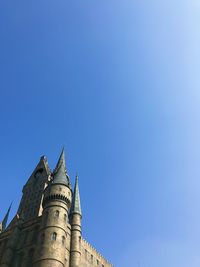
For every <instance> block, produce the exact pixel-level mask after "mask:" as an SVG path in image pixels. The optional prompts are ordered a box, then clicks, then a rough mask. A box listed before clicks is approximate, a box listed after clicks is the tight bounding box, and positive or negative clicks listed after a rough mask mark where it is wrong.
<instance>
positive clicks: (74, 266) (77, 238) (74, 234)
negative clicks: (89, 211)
mask: <svg viewBox="0 0 200 267" xmlns="http://www.w3.org/2000/svg"><path fill="white" fill-rule="evenodd" d="M81 219H82V212H81V202H80V194H79V186H78V176H76V181H75V187H74V193H73V199H72V206H71V210H70V224H71V249H70V267H79V266H80V259H81Z"/></svg>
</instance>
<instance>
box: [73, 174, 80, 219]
mask: <svg viewBox="0 0 200 267" xmlns="http://www.w3.org/2000/svg"><path fill="white" fill-rule="evenodd" d="M70 213H71V214H74V213H77V214H80V215H81V216H82V212H81V201H80V194H79V186H78V175H76V181H75V186H74V193H73V199H72V205H71V210H70Z"/></svg>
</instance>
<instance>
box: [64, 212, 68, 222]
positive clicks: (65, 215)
mask: <svg viewBox="0 0 200 267" xmlns="http://www.w3.org/2000/svg"><path fill="white" fill-rule="evenodd" d="M64 221H65V222H68V219H67V214H64Z"/></svg>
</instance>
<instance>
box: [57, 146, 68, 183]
mask: <svg viewBox="0 0 200 267" xmlns="http://www.w3.org/2000/svg"><path fill="white" fill-rule="evenodd" d="M53 184H64V185H67V186H70V182H69V175H68V174H67V171H66V163H65V152H64V148H63V149H62V151H61V154H60V157H59V160H58V163H57V165H56V168H55V170H54V172H53Z"/></svg>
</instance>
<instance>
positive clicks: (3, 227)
mask: <svg viewBox="0 0 200 267" xmlns="http://www.w3.org/2000/svg"><path fill="white" fill-rule="evenodd" d="M11 206H12V203H11V204H10V207H9V208H8V211H7V213H6V215H5V217H4V219H3V221H2V231H4V230H5V229H6V226H7V222H8V217H9V213H10V209H11Z"/></svg>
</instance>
